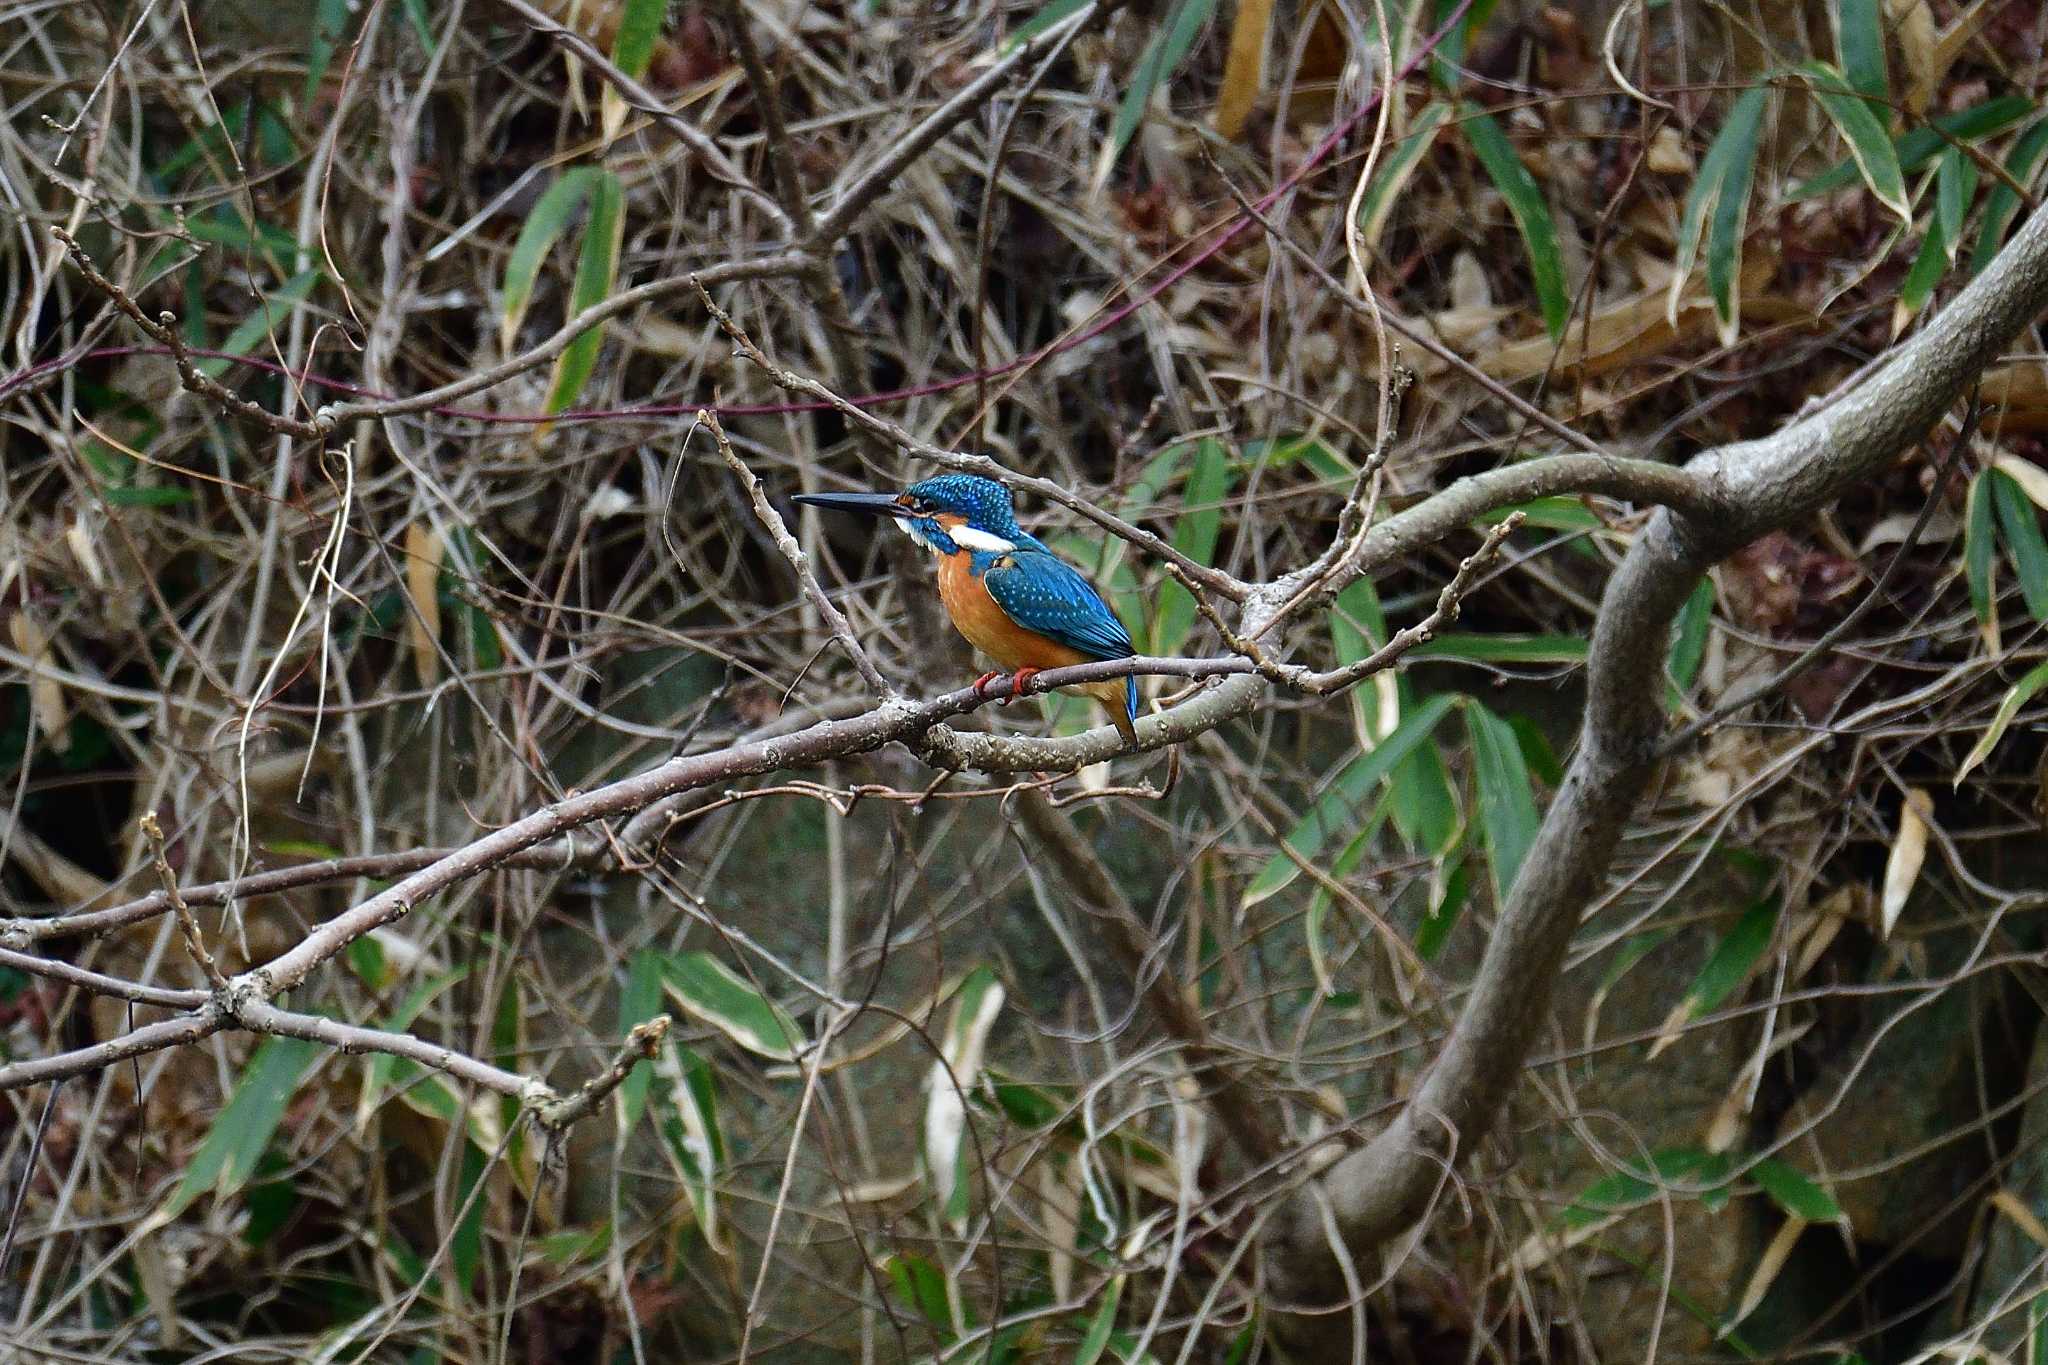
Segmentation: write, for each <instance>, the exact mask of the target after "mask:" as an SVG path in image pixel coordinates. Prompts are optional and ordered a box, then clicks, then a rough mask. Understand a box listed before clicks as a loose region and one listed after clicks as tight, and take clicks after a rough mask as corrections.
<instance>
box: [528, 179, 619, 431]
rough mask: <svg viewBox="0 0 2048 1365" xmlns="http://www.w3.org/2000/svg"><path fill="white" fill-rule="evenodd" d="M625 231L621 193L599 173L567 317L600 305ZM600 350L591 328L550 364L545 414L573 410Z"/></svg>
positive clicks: (598, 334) (600, 335)
mask: <svg viewBox="0 0 2048 1365" xmlns="http://www.w3.org/2000/svg"><path fill="white" fill-rule="evenodd" d="M625 227H626V215H625V192H624V191H623V190H622V189H621V188H620V187H619V178H618V177H617V176H615V175H613V174H612V173H611V172H610V171H599V172H598V173H597V179H596V181H595V182H594V183H593V184H592V186H591V191H590V221H589V222H587V223H585V224H584V225H583V249H582V252H581V254H580V255H579V257H578V258H577V262H576V283H575V285H574V286H573V287H572V288H571V290H570V293H569V313H570V315H571V316H572V317H573V316H574V315H575V314H577V313H580V312H582V311H583V310H584V309H586V308H594V307H596V306H597V305H598V304H600V303H603V302H604V301H605V299H606V297H607V296H609V295H610V294H611V292H612V285H613V283H614V282H615V281H616V280H617V279H618V274H619V244H620V242H621V241H622V240H623V236H624V232H625ZM603 349H604V328H603V326H602V325H600V326H596V327H592V328H590V329H589V330H588V331H586V332H584V333H583V335H581V336H579V337H577V338H576V339H575V340H574V341H572V342H570V343H569V349H568V350H566V351H564V352H562V354H561V355H560V356H558V357H557V358H556V360H555V376H554V380H553V382H552V383H551V384H550V385H549V386H548V402H547V410H548V412H549V413H551V414H552V413H557V412H563V411H565V410H567V409H568V408H571V407H573V406H574V405H575V403H576V399H577V396H578V395H579V394H581V393H582V392H583V386H584V384H585V383H587V382H588V381H589V379H590V374H591V371H593V370H595V369H596V368H597V356H598V352H600V351H601V350H603Z"/></svg>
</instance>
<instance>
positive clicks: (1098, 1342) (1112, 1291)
mask: <svg viewBox="0 0 2048 1365" xmlns="http://www.w3.org/2000/svg"><path fill="white" fill-rule="evenodd" d="M1123 1297H1124V1277H1123V1276H1122V1275H1112V1276H1110V1277H1109V1288H1108V1289H1107V1290H1105V1291H1104V1292H1103V1295H1102V1302H1101V1303H1100V1304H1099V1305H1097V1307H1096V1309H1095V1316H1094V1317H1092V1318H1090V1319H1089V1320H1088V1330H1087V1331H1086V1332H1084V1333H1082V1335H1081V1345H1080V1347H1079V1349H1077V1350H1076V1351H1075V1352H1074V1365H1095V1362H1096V1361H1098V1360H1100V1359H1102V1352H1103V1349H1104V1348H1105V1347H1107V1346H1108V1345H1109V1334H1110V1333H1111V1332H1113V1331H1115V1330H1116V1311H1117V1306H1118V1305H1119V1304H1120V1303H1122V1302H1123Z"/></svg>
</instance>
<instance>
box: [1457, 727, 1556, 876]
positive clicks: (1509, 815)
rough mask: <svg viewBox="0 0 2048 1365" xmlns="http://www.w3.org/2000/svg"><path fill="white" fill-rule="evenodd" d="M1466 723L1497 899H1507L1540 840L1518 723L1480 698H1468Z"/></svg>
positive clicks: (1488, 857)
mask: <svg viewBox="0 0 2048 1365" xmlns="http://www.w3.org/2000/svg"><path fill="white" fill-rule="evenodd" d="M1465 728H1466V731H1467V733H1469V734H1470V735H1471V737H1472V766H1473V771H1474V772H1475V773H1476V775H1477V778H1478V783H1479V829H1480V833H1481V834H1482V835H1483V836H1484V838H1485V840H1486V853H1487V870H1488V872H1489V873H1490V874H1491V875H1492V878H1493V896H1494V904H1496V905H1501V906H1504V905H1506V904H1507V900H1508V891H1509V889H1510V888H1512V887H1513V886H1514V884H1515V874H1516V873H1517V872H1519V871H1521V868H1522V859H1523V858H1524V857H1526V856H1527V855H1528V852H1529V846H1530V845H1531V844H1533V843H1535V842H1536V828H1537V825H1538V823H1539V818H1538V816H1537V814H1536V797H1535V794H1534V792H1533V791H1532V790H1531V789H1530V786H1529V768H1528V765H1527V764H1526V763H1525V762H1524V761H1523V759H1522V746H1521V743H1520V742H1519V741H1518V740H1517V739H1516V738H1515V731H1514V727H1513V726H1511V725H1509V724H1508V723H1507V722H1506V721H1505V720H1502V719H1501V718H1500V717H1499V716H1497V715H1495V714H1494V713H1493V712H1492V711H1490V710H1488V709H1487V708H1486V707H1485V706H1483V705H1481V704H1480V703H1478V702H1476V701H1474V702H1468V704H1467V705H1466V708H1465Z"/></svg>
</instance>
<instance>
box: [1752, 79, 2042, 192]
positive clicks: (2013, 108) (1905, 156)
mask: <svg viewBox="0 0 2048 1365" xmlns="http://www.w3.org/2000/svg"><path fill="white" fill-rule="evenodd" d="M2033 112H2034V105H2033V102H2032V101H2030V100H2028V99H2027V98H2026V97H2025V96H2023V95H2000V96H1999V97H1998V98H1996V99H1991V100H1986V101H1985V102H1984V103H1982V104H1979V105H1975V106H1973V107H1972V108H1969V109H1963V110H1959V111H1957V112H1956V113H1953V114H1944V115H1942V116H1941V117H1940V118H1938V119H1933V120H1930V121H1929V122H1928V123H1926V124H1924V125H1922V126H1921V127H1918V128H1915V129H1913V130H1912V131H1910V132H1908V133H1905V134H1903V135H1901V136H1900V137H1898V138H1896V139H1894V141H1893V146H1894V147H1896V148H1897V149H1898V154H1899V169H1900V170H1901V171H1903V172H1904V173H1905V174H1907V175H1911V174H1912V173H1913V172H1914V171H1917V170H1919V169H1921V168H1922V167H1924V166H1925V165H1927V163H1929V162H1930V161H1932V160H1934V158H1935V157H1937V156H1939V155H1940V154H1941V153H1942V152H1944V151H1946V150H1948V149H1949V148H1950V147H1952V146H1954V145H1955V144H1956V143H1959V142H1960V143H1970V142H1976V141H1979V140H1981V139H1983V138H1987V137H1990V136H1991V135H1992V134H1994V133H2001V132H2004V131H2005V130H2006V129H2007V128H2010V127H2012V126H2013V125H2014V124H2016V123H2018V122H2020V120H2022V119H2024V118H2026V117H2028V116H2029V115H2031V114H2032V113H2033ZM1861 175H1862V173H1861V172H1860V171H1858V170H1857V169H1856V162H1855V160H1854V159H1853V158H1850V159H1846V160H1843V161H1838V162H1836V163H1835V164H1834V165H1833V166H1830V167H1829V168H1828V169H1826V170H1824V171H1822V172H1821V173H1820V174H1819V175H1817V176H1815V177H1814V178H1813V179H1811V180H1808V181H1805V182H1804V183H1802V184H1799V185H1796V186H1794V187H1793V188H1792V190H1791V191H1790V193H1788V194H1787V195H1786V196H1785V197H1786V199H1787V200H1788V201H1792V202H1797V201H1798V200H1801V199H1811V198H1813V197H1814V196H1815V195H1821V194H1833V193H1834V192H1835V191H1836V190H1844V189H1847V188H1849V186H1851V185H1853V184H1855V183H1856V181H1857V180H1858V179H1860V178H1861Z"/></svg>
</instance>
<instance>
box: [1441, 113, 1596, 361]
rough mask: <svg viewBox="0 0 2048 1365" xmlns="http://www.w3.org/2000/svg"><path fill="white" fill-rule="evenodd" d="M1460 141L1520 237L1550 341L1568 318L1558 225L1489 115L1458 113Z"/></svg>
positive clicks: (1520, 160)
mask: <svg viewBox="0 0 2048 1365" xmlns="http://www.w3.org/2000/svg"><path fill="white" fill-rule="evenodd" d="M1461 117H1462V119H1463V121H1464V122H1463V126H1464V130H1465V140H1466V141H1467V142H1468V143H1470V144H1471V146H1472V152H1473V155H1475V156H1477V157H1478V158H1479V164H1480V165H1481V166H1482V167H1484V168H1485V170H1486V175H1487V178H1488V179H1490V180H1491V181H1493V187H1494V188H1495V189H1496V190H1499V191H1500V197H1501V198H1502V199H1503V200H1505V201H1507V206H1508V212H1509V213H1510V214H1512V215H1513V216H1514V220H1515V226H1516V227H1517V228H1518V229H1520V231H1521V234H1522V246H1523V249H1524V250H1525V251H1526V252H1527V254H1528V257H1529V276H1530V280H1531V282H1532V283H1533V284H1534V285H1535V287H1536V300H1537V304H1538V306H1539V307H1541V308H1542V310H1543V325H1544V327H1545V329H1546V330H1548V331H1549V333H1550V335H1551V336H1552V337H1553V338H1557V337H1562V336H1563V335H1564V325H1565V322H1566V320H1567V319H1568V318H1569V317H1570V316H1571V297H1570V294H1569V292H1568V291H1567V289H1566V287H1565V280H1564V257H1563V255H1562V253H1560V252H1559V250H1558V245H1557V225H1556V224H1555V223H1554V222H1553V221H1552V220H1551V217H1550V205H1549V203H1548V202H1547V201H1546V200H1545V199H1544V198H1543V191H1542V190H1541V189H1540V188H1538V186H1537V184H1536V179H1535V177H1534V176H1532V175H1530V174H1529V168H1528V167H1527V166H1525V165H1523V164H1522V159H1521V158H1520V157H1519V156H1517V155H1515V148H1514V144H1513V143H1511V142H1509V141H1508V135H1507V134H1506V133H1505V132H1503V131H1502V130H1501V126H1500V124H1498V123H1496V122H1495V121H1494V119H1493V116H1492V115H1491V114H1488V113H1486V112H1484V111H1483V110H1481V109H1480V108H1479V107H1478V106H1477V105H1473V104H1467V105H1465V106H1464V107H1463V109H1462V110H1461Z"/></svg>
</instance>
